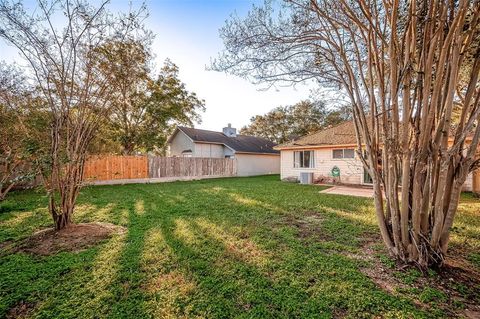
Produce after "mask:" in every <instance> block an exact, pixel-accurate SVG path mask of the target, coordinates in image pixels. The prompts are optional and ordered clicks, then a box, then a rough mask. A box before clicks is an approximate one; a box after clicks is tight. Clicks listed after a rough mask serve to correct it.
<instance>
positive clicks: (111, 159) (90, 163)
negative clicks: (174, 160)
mask: <svg viewBox="0 0 480 319" xmlns="http://www.w3.org/2000/svg"><path fill="white" fill-rule="evenodd" d="M133 178H148V160H147V157H146V156H117V155H101V156H91V157H89V158H88V160H87V162H86V163H85V168H84V171H83V179H84V180H86V181H105V180H113V179H133Z"/></svg>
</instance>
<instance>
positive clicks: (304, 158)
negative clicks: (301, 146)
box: [293, 151, 314, 168]
mask: <svg viewBox="0 0 480 319" xmlns="http://www.w3.org/2000/svg"><path fill="white" fill-rule="evenodd" d="M313 154H314V153H313V151H295V152H294V153H293V167H295V168H313V167H314V155H313Z"/></svg>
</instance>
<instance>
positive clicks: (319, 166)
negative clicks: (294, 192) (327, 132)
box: [280, 148, 363, 184]
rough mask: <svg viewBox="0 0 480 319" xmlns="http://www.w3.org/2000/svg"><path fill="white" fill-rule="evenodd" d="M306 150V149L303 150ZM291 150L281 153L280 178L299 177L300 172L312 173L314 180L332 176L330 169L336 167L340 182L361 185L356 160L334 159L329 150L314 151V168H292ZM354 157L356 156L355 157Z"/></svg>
mask: <svg viewBox="0 0 480 319" xmlns="http://www.w3.org/2000/svg"><path fill="white" fill-rule="evenodd" d="M305 150H308V149H305ZM293 152H294V151H293V150H285V151H281V152H280V154H281V172H280V176H281V178H282V179H283V178H287V177H296V178H299V177H300V172H313V175H314V178H315V179H317V178H319V177H321V176H324V177H327V176H332V173H331V171H332V168H333V167H334V166H337V167H338V168H339V169H340V181H341V182H342V183H347V184H362V183H363V166H362V162H361V161H360V160H359V159H357V158H354V159H334V158H333V155H332V149H331V148H324V149H315V150H314V157H315V159H314V160H315V167H314V168H294V167H293ZM355 157H356V155H355Z"/></svg>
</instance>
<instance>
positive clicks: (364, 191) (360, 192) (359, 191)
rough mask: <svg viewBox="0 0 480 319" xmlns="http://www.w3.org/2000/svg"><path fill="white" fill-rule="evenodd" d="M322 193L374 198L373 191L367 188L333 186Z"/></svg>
mask: <svg viewBox="0 0 480 319" xmlns="http://www.w3.org/2000/svg"><path fill="white" fill-rule="evenodd" d="M320 193H322V194H335V195H348V196H358V197H371V198H373V189H372V188H367V187H349V186H333V187H330V188H327V189H324V190H322V191H320Z"/></svg>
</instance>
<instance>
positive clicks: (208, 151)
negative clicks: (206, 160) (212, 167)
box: [193, 143, 225, 158]
mask: <svg viewBox="0 0 480 319" xmlns="http://www.w3.org/2000/svg"><path fill="white" fill-rule="evenodd" d="M223 149H224V146H223V145H218V144H209V143H195V150H194V152H193V157H215V158H224V157H225V153H224V151H223Z"/></svg>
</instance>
